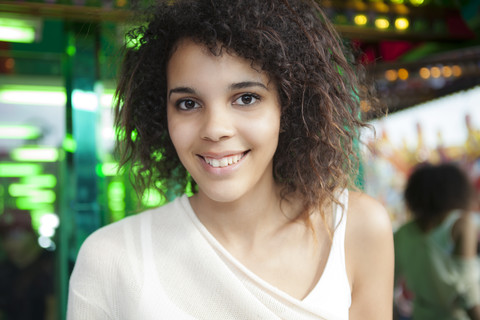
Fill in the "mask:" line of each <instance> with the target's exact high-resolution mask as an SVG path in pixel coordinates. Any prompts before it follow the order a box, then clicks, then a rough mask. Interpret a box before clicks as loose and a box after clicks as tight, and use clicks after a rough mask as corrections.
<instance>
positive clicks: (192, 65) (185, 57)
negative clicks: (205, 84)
mask: <svg viewBox="0 0 480 320" xmlns="http://www.w3.org/2000/svg"><path fill="white" fill-rule="evenodd" d="M205 75H208V76H209V80H212V79H216V80H221V79H222V78H225V77H226V78H234V77H248V78H255V79H257V81H259V80H262V82H264V83H265V84H267V83H268V82H269V77H268V75H267V74H266V72H264V71H262V70H261V68H260V67H258V66H256V65H255V64H254V63H252V62H251V61H250V60H248V59H245V58H243V57H241V56H239V55H237V54H235V53H233V52H229V51H228V50H227V49H225V48H221V45H220V44H219V46H218V48H216V49H215V50H214V51H213V52H212V50H210V49H209V48H208V47H207V46H206V45H203V44H199V43H197V42H195V41H193V40H191V39H182V40H180V41H179V42H178V43H177V44H176V45H175V47H174V49H173V51H172V54H171V56H170V59H169V61H168V63H167V80H168V82H169V83H171V82H172V81H175V80H177V79H178V78H184V77H185V76H186V77H188V78H189V79H190V80H192V81H194V80H197V78H198V77H204V76H205ZM199 80H202V79H199Z"/></svg>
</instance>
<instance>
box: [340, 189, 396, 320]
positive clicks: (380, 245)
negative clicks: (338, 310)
mask: <svg viewBox="0 0 480 320" xmlns="http://www.w3.org/2000/svg"><path fill="white" fill-rule="evenodd" d="M345 246H346V248H345V251H346V264H347V273H348V274H349V280H350V284H351V288H352V305H351V307H350V319H351V320H356V319H369V320H374V319H379V320H386V319H392V316H393V306H392V303H393V277H394V275H393V272H394V270H393V269H394V253H393V232H392V226H391V222H390V218H389V217H388V214H387V212H386V210H385V208H383V206H382V205H380V204H379V203H378V202H377V201H376V200H374V199H372V198H371V197H369V196H367V195H365V194H361V193H355V192H351V193H350V200H349V210H348V213H347V234H346V243H345Z"/></svg>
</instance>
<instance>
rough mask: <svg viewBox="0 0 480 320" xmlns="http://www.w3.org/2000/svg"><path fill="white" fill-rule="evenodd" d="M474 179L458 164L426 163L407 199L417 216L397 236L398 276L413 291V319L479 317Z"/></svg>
mask: <svg viewBox="0 0 480 320" xmlns="http://www.w3.org/2000/svg"><path fill="white" fill-rule="evenodd" d="M473 195H474V192H473V185H472V184H471V182H470V181H469V179H468V177H467V175H466V174H465V173H464V172H463V171H462V170H461V169H460V168H458V167H457V166H456V165H454V164H450V163H446V164H440V165H432V164H421V165H419V166H418V167H417V168H415V170H414V171H413V173H412V174H411V176H410V178H409V179H408V181H407V185H406V188H405V201H406V204H407V207H408V209H409V210H410V211H411V213H412V214H413V219H412V220H411V221H410V222H408V223H406V224H405V225H403V226H402V227H400V228H399V230H398V231H397V232H396V233H395V236H394V244H395V281H396V284H397V285H398V284H399V283H401V282H400V281H401V280H404V281H405V284H406V287H407V288H408V290H409V291H410V292H411V293H412V294H413V314H412V317H413V319H414V320H429V319H432V320H442V319H448V320H453V319H480V283H479V270H480V268H479V262H478V258H477V239H478V238H477V224H476V223H475V219H474V215H475V213H474V212H473V211H472V210H471V209H472V205H473Z"/></svg>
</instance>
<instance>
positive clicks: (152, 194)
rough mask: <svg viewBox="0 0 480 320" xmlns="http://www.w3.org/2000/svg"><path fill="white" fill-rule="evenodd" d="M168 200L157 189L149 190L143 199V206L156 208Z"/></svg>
mask: <svg viewBox="0 0 480 320" xmlns="http://www.w3.org/2000/svg"><path fill="white" fill-rule="evenodd" d="M165 201H166V199H165V198H164V197H163V196H162V195H161V194H160V192H158V190H157V189H153V188H149V189H147V190H145V192H144V194H143V197H142V204H143V205H144V206H146V207H156V206H160V205H162V204H164V203H165Z"/></svg>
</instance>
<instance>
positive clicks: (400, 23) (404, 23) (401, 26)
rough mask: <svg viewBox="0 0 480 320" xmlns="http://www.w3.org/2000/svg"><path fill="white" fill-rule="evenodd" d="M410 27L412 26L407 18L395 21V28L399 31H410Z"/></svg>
mask: <svg viewBox="0 0 480 320" xmlns="http://www.w3.org/2000/svg"><path fill="white" fill-rule="evenodd" d="M409 25H410V22H409V21H408V19H407V18H397V19H395V28H397V29H398V30H406V29H408V26H409Z"/></svg>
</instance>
